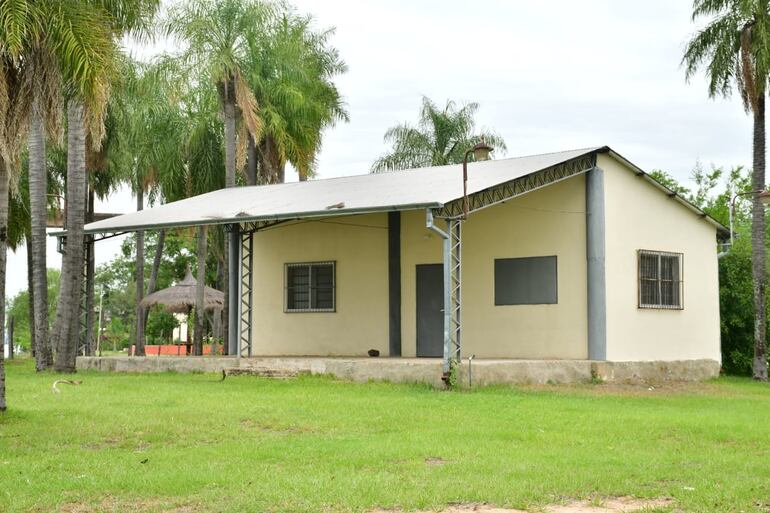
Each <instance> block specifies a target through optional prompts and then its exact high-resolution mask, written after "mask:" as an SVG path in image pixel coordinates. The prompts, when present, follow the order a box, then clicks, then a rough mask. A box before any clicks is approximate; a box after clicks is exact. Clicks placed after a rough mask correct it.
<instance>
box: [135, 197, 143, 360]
mask: <svg viewBox="0 0 770 513" xmlns="http://www.w3.org/2000/svg"><path fill="white" fill-rule="evenodd" d="M136 210H137V212H138V211H140V210H144V190H143V189H142V186H141V184H138V187H137V192H136ZM142 299H144V232H141V231H140V232H136V338H135V339H134V356H144V309H143V308H142V307H141V305H140V303H141V302H142Z"/></svg>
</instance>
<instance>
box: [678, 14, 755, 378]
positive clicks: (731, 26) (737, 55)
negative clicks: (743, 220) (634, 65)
mask: <svg viewBox="0 0 770 513" xmlns="http://www.w3.org/2000/svg"><path fill="white" fill-rule="evenodd" d="M692 17H693V20H698V19H700V18H703V17H708V18H710V21H709V23H708V25H707V26H706V27H705V28H703V29H702V30H701V31H699V32H698V33H697V34H696V35H695V36H694V37H693V38H692V40H690V42H689V43H688V44H687V48H686V50H685V54H684V57H683V58H682V63H683V64H684V66H685V71H686V75H687V78H688V80H689V79H690V78H692V77H693V76H694V75H695V73H696V72H697V71H698V70H699V69H701V68H705V69H706V75H707V78H708V92H709V96H711V97H716V96H725V97H727V96H730V94H731V93H732V91H733V88H737V89H738V92H739V93H740V95H741V99H742V100H743V105H744V108H745V109H746V111H747V112H750V113H751V114H752V115H753V121H754V133H753V146H754V152H753V171H752V179H751V185H752V189H753V190H755V191H758V190H761V189H764V188H765V98H766V93H767V84H768V75H769V74H770V4H768V2H767V1H766V0H746V1H744V0H695V2H694V4H693V14H692ZM751 214H752V222H751V245H752V249H751V262H752V274H753V281H754V365H753V369H754V379H758V380H762V381H767V379H768V375H767V357H766V350H765V347H766V315H767V314H766V310H765V308H766V307H765V288H766V283H767V275H766V269H765V209H764V206H763V205H762V203H761V202H760V201H759V197H758V196H757V195H755V196H754V199H753V202H752V209H751Z"/></svg>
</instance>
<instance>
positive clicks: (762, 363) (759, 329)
mask: <svg viewBox="0 0 770 513" xmlns="http://www.w3.org/2000/svg"><path fill="white" fill-rule="evenodd" d="M753 165H754V170H753V172H752V176H751V185H752V189H753V190H755V191H759V190H763V189H764V188H765V95H764V93H763V94H762V95H761V96H760V97H759V98H758V100H757V105H756V108H755V109H754V162H753ZM751 270H752V274H753V278H754V379H757V380H761V381H767V357H766V355H765V346H766V336H767V333H766V330H767V321H766V317H767V312H766V310H765V286H766V283H767V273H766V270H765V206H764V205H763V204H762V202H760V201H759V197H758V196H757V195H754V200H753V201H752V204H751Z"/></svg>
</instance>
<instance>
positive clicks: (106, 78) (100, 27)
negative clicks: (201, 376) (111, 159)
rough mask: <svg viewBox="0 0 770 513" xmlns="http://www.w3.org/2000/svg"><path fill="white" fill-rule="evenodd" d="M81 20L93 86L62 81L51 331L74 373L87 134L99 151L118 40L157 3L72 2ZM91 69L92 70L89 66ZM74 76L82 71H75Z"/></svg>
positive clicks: (61, 362)
mask: <svg viewBox="0 0 770 513" xmlns="http://www.w3.org/2000/svg"><path fill="white" fill-rule="evenodd" d="M73 4H77V5H74V7H75V8H76V9H78V14H79V15H80V16H91V17H92V18H93V27H92V28H93V30H92V32H91V33H89V34H88V42H89V43H90V44H89V45H88V46H87V50H88V52H89V55H90V56H91V57H92V62H90V63H86V70H87V71H88V72H89V74H90V76H91V80H88V81H86V82H85V83H82V82H81V81H78V80H75V78H77V77H76V76H75V77H74V78H72V79H69V76H68V75H65V77H67V78H68V80H67V81H65V85H67V86H68V100H67V127H68V151H67V164H68V165H67V207H68V212H67V213H68V215H67V226H66V228H67V248H66V249H65V255H64V258H63V263H62V287H61V294H60V296H59V307H58V308H57V319H56V324H55V326H54V336H55V337H56V347H57V352H56V360H55V365H54V368H55V369H56V370H57V371H61V372H72V371H74V370H75V357H76V352H77V338H78V330H77V326H78V312H79V307H80V301H81V295H82V292H81V284H82V269H83V265H84V260H83V238H84V237H83V224H84V222H85V210H86V209H85V196H86V189H85V183H86V178H85V175H86V158H85V154H86V151H85V142H86V137H85V136H86V128H87V129H88V133H89V137H90V142H91V144H92V145H93V146H94V147H96V148H98V147H99V145H100V144H101V142H102V139H103V136H104V123H103V115H104V113H105V110H106V104H107V100H108V98H109V92H110V84H111V83H112V78H113V77H114V76H115V74H116V68H117V63H118V60H119V59H118V50H117V40H118V39H119V38H120V37H122V36H123V35H124V34H127V33H135V34H136V33H141V32H142V30H143V29H144V28H145V27H146V23H147V22H148V18H149V17H150V16H152V15H153V14H154V12H155V10H156V9H157V6H158V1H157V0H122V1H121V0H80V2H73ZM88 64H90V66H88ZM74 71H80V70H79V69H78V68H76V69H75V70H74Z"/></svg>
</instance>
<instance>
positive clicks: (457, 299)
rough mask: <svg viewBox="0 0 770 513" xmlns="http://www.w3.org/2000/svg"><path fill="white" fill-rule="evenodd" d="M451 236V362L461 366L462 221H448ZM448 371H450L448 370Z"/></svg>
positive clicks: (448, 230)
mask: <svg viewBox="0 0 770 513" xmlns="http://www.w3.org/2000/svg"><path fill="white" fill-rule="evenodd" d="M447 232H448V234H449V255H448V257H449V305H450V309H449V311H450V318H449V360H450V361H449V362H447V364H449V363H450V362H451V363H454V364H455V365H459V364H460V362H461V361H462V360H461V348H462V345H461V343H460V335H461V333H462V329H461V328H462V317H461V313H462V294H461V287H462V236H461V234H462V221H460V220H459V219H450V220H448V221H447ZM447 370H448V369H447Z"/></svg>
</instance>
